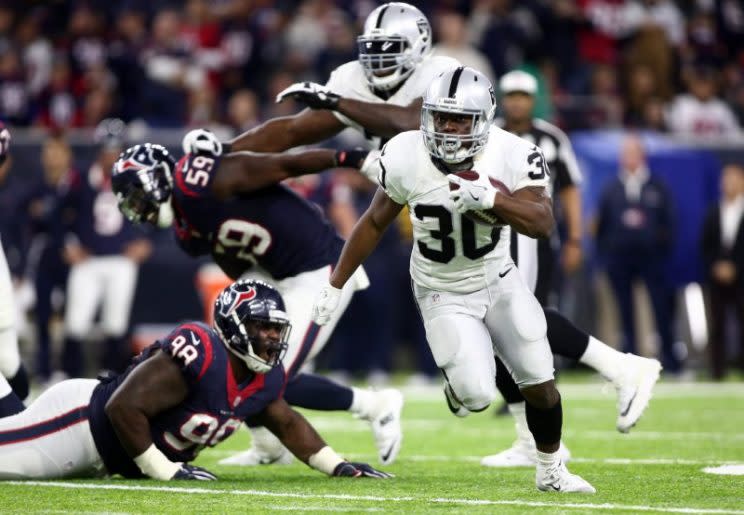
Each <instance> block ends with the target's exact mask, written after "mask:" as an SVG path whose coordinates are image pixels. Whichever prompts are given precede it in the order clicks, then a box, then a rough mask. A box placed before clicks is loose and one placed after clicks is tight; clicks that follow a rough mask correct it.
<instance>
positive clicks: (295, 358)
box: [241, 265, 369, 377]
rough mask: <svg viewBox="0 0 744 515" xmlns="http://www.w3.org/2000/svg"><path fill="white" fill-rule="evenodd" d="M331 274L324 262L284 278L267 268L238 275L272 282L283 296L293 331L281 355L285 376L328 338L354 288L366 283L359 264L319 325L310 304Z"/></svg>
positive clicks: (363, 287)
mask: <svg viewBox="0 0 744 515" xmlns="http://www.w3.org/2000/svg"><path fill="white" fill-rule="evenodd" d="M330 278H331V266H330V265H328V266H324V267H323V268H319V269H317V270H312V271H310V272H303V273H301V274H299V275H296V276H294V277H287V278H286V279H281V280H276V279H273V278H272V277H271V276H270V275H268V274H267V273H266V272H264V271H262V270H259V269H254V270H251V271H249V272H246V273H245V274H243V275H242V276H241V279H257V280H260V281H264V282H266V283H269V284H271V285H272V286H274V287H275V288H276V289H277V290H278V291H279V293H280V294H281V295H282V298H283V299H284V304H285V307H286V308H287V315H289V320H290V321H291V322H292V332H291V333H290V335H289V341H288V342H287V354H286V355H285V356H284V369H285V370H286V372H287V375H288V376H290V377H291V376H293V375H295V374H296V373H297V372H299V370H300V369H301V368H302V366H303V365H304V364H305V363H307V362H309V361H310V360H312V359H313V358H314V357H315V356H316V355H317V354H318V353H319V352H320V351H321V350H322V349H323V347H325V344H326V343H327V342H328V338H330V336H331V334H333V329H334V328H335V327H336V324H337V323H338V321H339V319H340V318H341V316H342V315H343V314H344V311H345V310H346V308H347V307H348V305H349V302H351V297H352V296H353V295H354V292H356V291H359V290H363V289H365V288H367V287H368V286H369V279H368V278H367V274H366V272H365V271H364V268H362V267H359V268H358V269H357V271H356V272H354V275H353V276H352V277H351V279H350V280H349V281H347V283H346V285H344V288H343V290H342V292H341V299H340V301H339V305H338V309H336V311H335V312H334V313H333V316H332V317H331V319H330V321H329V322H328V323H327V324H326V325H324V326H319V325H317V324H315V323H313V320H312V314H313V305H314V304H315V298H316V297H317V296H318V292H320V290H321V289H322V288H323V287H324V286H326V285H327V284H328V281H329V279H330Z"/></svg>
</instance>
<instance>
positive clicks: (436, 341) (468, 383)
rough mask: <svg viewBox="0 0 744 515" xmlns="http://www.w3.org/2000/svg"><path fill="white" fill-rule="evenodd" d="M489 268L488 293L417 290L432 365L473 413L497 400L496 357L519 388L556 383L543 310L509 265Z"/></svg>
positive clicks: (514, 269) (486, 291)
mask: <svg viewBox="0 0 744 515" xmlns="http://www.w3.org/2000/svg"><path fill="white" fill-rule="evenodd" d="M486 267H487V268H486V279H487V283H488V287H487V288H484V289H482V290H479V291H476V292H472V293H467V294H461V293H452V292H446V291H435V290H430V289H428V288H423V287H420V286H418V285H414V294H415V296H416V302H417V304H418V306H419V309H420V311H421V316H422V318H423V320H424V327H425V329H426V339H427V341H428V342H429V347H430V348H431V352H432V354H433V356H434V361H436V363H437V366H438V367H439V368H441V369H442V371H443V372H444V373H445V375H446V376H447V380H448V382H449V384H450V386H451V388H452V390H453V392H454V393H455V395H456V396H457V398H458V399H459V400H460V401H461V402H462V403H463V404H464V405H465V407H466V408H468V409H469V410H470V411H479V410H482V409H484V408H486V407H487V406H488V405H489V404H490V403H491V401H492V400H493V399H494V397H495V396H496V381H495V377H496V366H495V363H494V355H496V356H498V357H499V358H500V359H501V360H502V361H503V362H504V364H505V365H506V368H507V369H508V370H509V372H510V373H511V375H512V377H513V378H514V381H515V382H516V383H517V384H518V385H519V386H520V387H526V386H531V385H536V384H540V383H544V382H546V381H548V380H550V379H553V355H552V354H551V351H550V346H549V345H548V339H547V336H546V330H547V326H546V323H545V315H544V314H543V311H542V308H541V307H540V304H539V303H538V302H537V299H536V298H535V296H534V295H533V294H532V292H531V291H530V290H529V289H528V288H527V286H526V285H525V283H524V280H523V279H522V277H521V275H520V274H519V272H518V271H517V270H516V265H514V263H513V262H512V261H511V260H509V261H507V262H506V263H505V264H503V265H500V266H498V265H497V266H488V265H486ZM502 276H503V277H502Z"/></svg>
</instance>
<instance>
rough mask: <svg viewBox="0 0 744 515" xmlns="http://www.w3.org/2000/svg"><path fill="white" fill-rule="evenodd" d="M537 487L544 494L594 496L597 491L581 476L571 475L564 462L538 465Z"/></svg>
mask: <svg viewBox="0 0 744 515" xmlns="http://www.w3.org/2000/svg"><path fill="white" fill-rule="evenodd" d="M535 485H537V489H538V490H540V491H542V492H561V493H581V494H593V493H596V492H597V490H596V489H595V488H594V487H593V486H592V485H590V484H589V482H588V481H586V480H585V479H583V478H582V477H581V476H577V475H576V474H571V473H570V472H569V471H568V469H567V468H566V465H564V464H563V461H561V460H558V461H556V462H554V463H551V464H550V465H541V464H539V463H538V465H537V474H536V476H535Z"/></svg>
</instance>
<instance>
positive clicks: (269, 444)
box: [217, 427, 294, 467]
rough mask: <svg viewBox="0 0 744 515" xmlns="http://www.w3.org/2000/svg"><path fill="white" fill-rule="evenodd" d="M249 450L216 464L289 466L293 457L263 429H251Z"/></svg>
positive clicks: (276, 439) (270, 433)
mask: <svg viewBox="0 0 744 515" xmlns="http://www.w3.org/2000/svg"><path fill="white" fill-rule="evenodd" d="M249 429H250V432H251V439H252V442H251V448H250V449H248V450H247V451H243V452H239V453H237V454H234V455H232V456H230V457H228V458H224V459H222V460H220V461H218V462H217V463H219V464H220V465H237V466H244V467H245V466H248V467H252V466H256V465H289V464H291V463H292V462H293V461H294V456H293V455H292V453H291V452H289V450H288V449H287V448H286V447H284V445H282V442H280V441H279V439H278V438H277V437H276V436H274V434H273V433H272V432H271V431H269V430H268V429H266V428H265V427H251V428H249Z"/></svg>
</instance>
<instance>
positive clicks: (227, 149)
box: [222, 143, 232, 154]
mask: <svg viewBox="0 0 744 515" xmlns="http://www.w3.org/2000/svg"><path fill="white" fill-rule="evenodd" d="M230 152H232V143H223V144H222V153H223V154H229V153H230Z"/></svg>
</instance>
